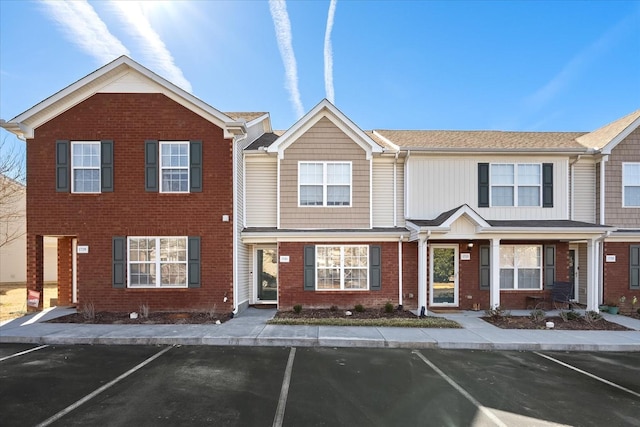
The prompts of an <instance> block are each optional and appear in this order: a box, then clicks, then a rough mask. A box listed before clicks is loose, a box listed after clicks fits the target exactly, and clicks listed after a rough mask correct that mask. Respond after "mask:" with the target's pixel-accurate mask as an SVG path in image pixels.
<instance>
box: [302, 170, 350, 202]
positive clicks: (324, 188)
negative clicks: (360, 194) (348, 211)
mask: <svg viewBox="0 0 640 427" xmlns="http://www.w3.org/2000/svg"><path fill="white" fill-rule="evenodd" d="M303 164H321V165H322V204H321V205H303V204H300V186H301V184H300V169H301V168H300V165H303ZM329 164H334V165H335V164H340V165H349V204H348V205H328V204H327V187H329V184H328V183H327V170H328V168H327V165H329ZM307 185H308V184H307ZM317 185H320V184H317ZM352 206H353V162H351V161H346V162H343V161H327V162H323V161H313V160H305V161H299V162H298V207H299V208H350V207H352Z"/></svg>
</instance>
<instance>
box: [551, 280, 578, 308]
mask: <svg viewBox="0 0 640 427" xmlns="http://www.w3.org/2000/svg"><path fill="white" fill-rule="evenodd" d="M572 294H573V284H572V283H571V282H553V288H552V289H551V302H552V303H553V307H554V308H555V309H556V310H561V309H563V308H565V305H568V306H569V309H572V308H573V305H575V302H574V301H573V300H572V299H571V298H572Z"/></svg>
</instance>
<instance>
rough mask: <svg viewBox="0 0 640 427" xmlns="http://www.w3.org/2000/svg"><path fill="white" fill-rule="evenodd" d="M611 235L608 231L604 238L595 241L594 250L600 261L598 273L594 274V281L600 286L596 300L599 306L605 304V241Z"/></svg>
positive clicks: (597, 265)
mask: <svg viewBox="0 0 640 427" xmlns="http://www.w3.org/2000/svg"><path fill="white" fill-rule="evenodd" d="M610 235H611V231H607V232H606V233H604V234H603V235H602V236H600V237H598V238H597V239H595V242H594V250H595V251H596V257H597V258H596V259H597V260H598V263H597V264H596V265H595V269H596V271H595V272H594V279H596V281H597V286H598V294H597V299H596V301H597V303H598V304H604V241H605V239H606V238H607V237H609V236H610ZM594 296H595V295H594ZM587 302H588V301H587Z"/></svg>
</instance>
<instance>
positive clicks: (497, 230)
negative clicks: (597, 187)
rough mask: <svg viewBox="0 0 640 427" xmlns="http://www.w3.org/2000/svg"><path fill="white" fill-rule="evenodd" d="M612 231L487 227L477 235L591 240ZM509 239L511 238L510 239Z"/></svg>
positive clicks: (589, 228)
mask: <svg viewBox="0 0 640 427" xmlns="http://www.w3.org/2000/svg"><path fill="white" fill-rule="evenodd" d="M612 230H614V229H613V228H612V227H597V228H594V227H575V228H566V227H544V228H543V227H535V228H532V227H529V228H527V227H489V228H479V229H478V234H483V235H484V234H501V235H504V234H512V233H516V234H523V235H525V234H526V235H531V234H535V235H539V236H547V235H551V237H553V236H554V235H564V236H573V237H572V238H575V236H579V235H582V236H584V238H593V237H594V236H599V235H601V234H604V233H606V232H608V231H612ZM510 238H511V237H510Z"/></svg>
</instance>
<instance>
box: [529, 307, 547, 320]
mask: <svg viewBox="0 0 640 427" xmlns="http://www.w3.org/2000/svg"><path fill="white" fill-rule="evenodd" d="M529 318H530V319H531V320H533V321H534V322H540V321H542V320H543V319H544V311H543V310H540V309H536V310H532V311H531V313H530V314H529Z"/></svg>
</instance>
